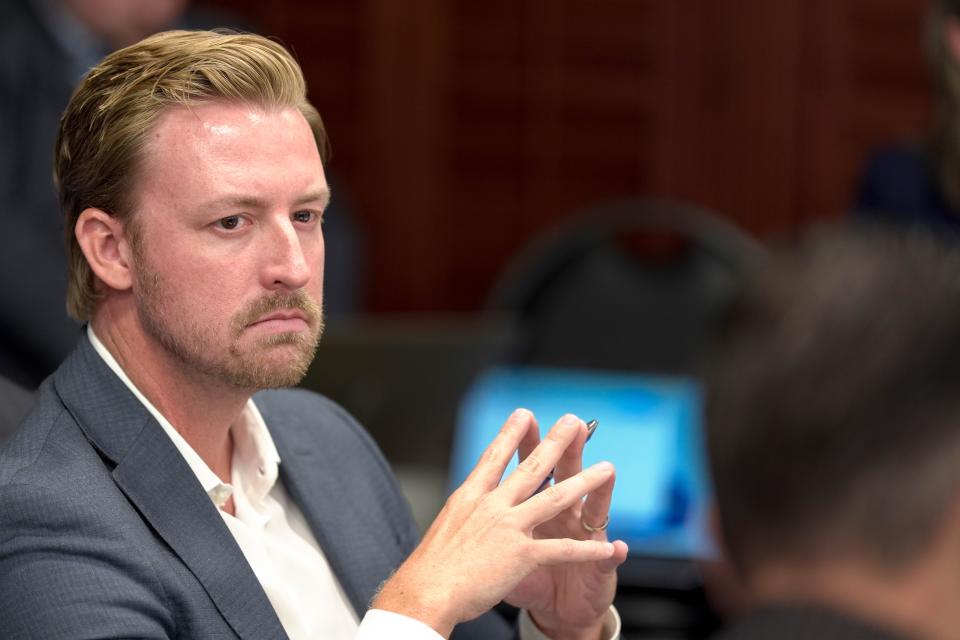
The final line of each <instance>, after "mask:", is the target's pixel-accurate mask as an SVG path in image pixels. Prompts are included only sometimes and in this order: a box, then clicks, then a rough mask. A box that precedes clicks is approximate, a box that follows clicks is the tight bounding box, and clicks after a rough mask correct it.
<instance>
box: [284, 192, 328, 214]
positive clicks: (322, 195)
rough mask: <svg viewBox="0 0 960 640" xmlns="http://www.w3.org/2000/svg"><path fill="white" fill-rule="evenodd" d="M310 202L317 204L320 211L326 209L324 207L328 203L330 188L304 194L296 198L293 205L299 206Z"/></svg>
mask: <svg viewBox="0 0 960 640" xmlns="http://www.w3.org/2000/svg"><path fill="white" fill-rule="evenodd" d="M310 202H319V203H320V208H321V209H323V208H326V206H327V205H328V204H329V203H330V188H329V187H328V188H326V189H318V190H317V191H311V192H309V193H305V194H304V195H302V196H300V197H299V198H297V199H296V201H295V202H294V203H293V204H294V205H301V204H307V203H310Z"/></svg>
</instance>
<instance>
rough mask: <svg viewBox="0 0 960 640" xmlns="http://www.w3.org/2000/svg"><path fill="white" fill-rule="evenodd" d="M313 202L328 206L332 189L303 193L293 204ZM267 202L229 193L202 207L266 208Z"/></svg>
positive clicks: (215, 208)
mask: <svg viewBox="0 0 960 640" xmlns="http://www.w3.org/2000/svg"><path fill="white" fill-rule="evenodd" d="M311 202H319V203H320V205H321V208H324V207H326V206H327V204H328V203H329V202H330V189H318V190H317V191H310V192H308V193H305V194H303V195H302V196H300V197H299V198H297V199H296V200H295V201H294V202H293V206H295V207H296V206H300V205H304V204H308V203H311ZM266 207H267V203H266V201H265V200H264V199H263V198H258V197H257V196H253V195H229V196H223V197H222V198H214V199H213V200H210V201H209V202H204V203H203V204H202V205H201V206H200V208H201V209H204V210H213V211H216V210H219V209H264V208H266Z"/></svg>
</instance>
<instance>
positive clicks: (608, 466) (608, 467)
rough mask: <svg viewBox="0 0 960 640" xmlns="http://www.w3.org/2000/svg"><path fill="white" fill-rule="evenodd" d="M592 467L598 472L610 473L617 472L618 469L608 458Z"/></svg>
mask: <svg viewBox="0 0 960 640" xmlns="http://www.w3.org/2000/svg"><path fill="white" fill-rule="evenodd" d="M590 468H591V469H593V470H594V471H596V472H598V473H609V474H614V473H616V469H615V468H614V466H613V463H612V462H608V461H606V460H603V461H601V462H597V463H596V464H594V465H592V466H591V467H590Z"/></svg>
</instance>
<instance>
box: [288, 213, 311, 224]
mask: <svg viewBox="0 0 960 640" xmlns="http://www.w3.org/2000/svg"><path fill="white" fill-rule="evenodd" d="M313 218H314V214H313V211H297V212H296V213H295V214H293V219H294V220H296V221H297V222H310V221H311V220H313Z"/></svg>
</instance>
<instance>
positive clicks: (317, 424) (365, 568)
mask: <svg viewBox="0 0 960 640" xmlns="http://www.w3.org/2000/svg"><path fill="white" fill-rule="evenodd" d="M271 399H272V396H271V394H270V392H264V393H261V394H258V395H257V396H255V397H254V401H255V402H256V403H257V407H258V408H259V409H260V411H261V413H262V414H263V417H264V420H265V421H266V423H267V426H268V428H270V433H271V435H272V437H273V439H274V442H275V444H276V446H277V451H278V453H279V454H280V460H281V462H280V479H281V481H282V482H283V484H284V487H285V488H286V490H287V492H288V493H289V494H290V497H291V498H293V500H294V502H296V504H297V505H298V506H299V507H300V510H301V511H302V512H303V515H304V517H305V519H306V520H307V523H308V524H309V525H310V528H311V530H312V531H313V534H314V536H315V537H316V539H317V543H318V544H319V545H320V548H321V549H322V550H323V553H324V555H325V556H326V558H327V562H328V563H329V564H330V568H331V569H332V570H333V572H334V574H335V575H336V577H337V580H338V581H339V582H340V586H341V587H342V588H343V590H344V592H345V593H346V595H347V597H348V598H349V599H350V602H351V604H353V607H354V609H355V610H356V612H357V615H358V616H359V617H361V618H362V617H363V615H364V614H365V613H366V611H367V607H368V605H369V603H370V600H371V598H372V597H373V596H374V594H375V593H376V590H377V589H378V588H379V586H380V583H381V582H382V581H383V580H384V579H386V578H387V577H388V576H389V575H390V572H391V571H392V570H393V569H395V568H396V566H397V565H398V564H399V563H400V562H401V561H402V560H403V557H402V553H401V551H400V550H399V545H396V546H394V545H391V544H390V543H391V542H394V540H393V535H394V530H393V528H392V527H393V524H394V523H392V522H389V521H386V519H385V517H384V513H383V512H382V511H381V510H380V509H379V508H378V507H377V497H376V496H375V495H374V493H373V492H372V490H371V489H370V488H369V487H368V486H367V485H366V483H365V480H366V479H367V478H366V476H367V475H369V472H370V469H369V465H370V464H371V463H370V461H369V460H367V459H365V458H364V459H356V457H355V455H353V454H350V453H349V452H348V450H347V448H346V447H343V446H340V444H338V443H336V442H335V443H334V444H330V442H331V439H332V440H336V436H335V435H334V434H333V433H331V432H330V431H329V430H334V431H335V430H336V429H337V428H338V425H336V424H325V423H324V421H325V418H324V417H323V416H320V415H316V414H310V415H304V414H301V413H297V412H295V411H291V410H289V409H288V408H287V406H286V404H285V403H283V402H270V400H271ZM308 423H309V424H308ZM281 427H282V428H281ZM324 436H328V437H329V438H330V439H325V437H324ZM325 444H326V445H327V446H325Z"/></svg>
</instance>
